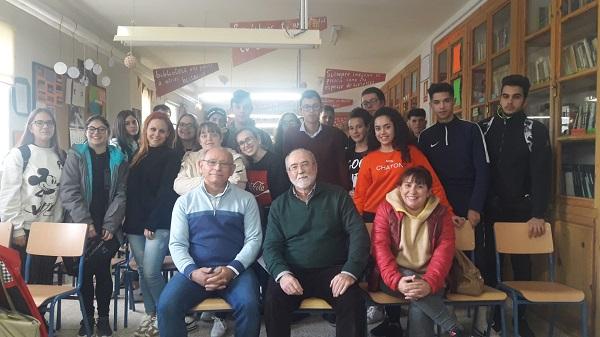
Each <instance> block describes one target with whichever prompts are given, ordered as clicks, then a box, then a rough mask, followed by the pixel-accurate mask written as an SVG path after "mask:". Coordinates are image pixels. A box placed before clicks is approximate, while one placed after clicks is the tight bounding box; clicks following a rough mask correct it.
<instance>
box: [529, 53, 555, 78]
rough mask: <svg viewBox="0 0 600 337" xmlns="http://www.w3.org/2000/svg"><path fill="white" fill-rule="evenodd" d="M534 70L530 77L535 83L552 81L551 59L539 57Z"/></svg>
mask: <svg viewBox="0 0 600 337" xmlns="http://www.w3.org/2000/svg"><path fill="white" fill-rule="evenodd" d="M533 70H534V71H532V72H531V73H530V74H529V75H530V77H531V78H532V79H533V83H543V82H546V81H548V80H549V79H550V57H548V56H541V57H538V58H537V59H536V61H535V63H534V67H533Z"/></svg>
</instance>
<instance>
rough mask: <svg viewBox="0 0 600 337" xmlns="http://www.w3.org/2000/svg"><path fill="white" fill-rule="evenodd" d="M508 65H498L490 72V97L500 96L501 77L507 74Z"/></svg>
mask: <svg viewBox="0 0 600 337" xmlns="http://www.w3.org/2000/svg"><path fill="white" fill-rule="evenodd" d="M509 70H510V69H509V65H508V64H505V65H503V66H500V67H498V68H496V69H494V71H493V72H492V99H495V98H498V97H500V93H501V91H502V79H503V78H504V77H505V76H508V73H509Z"/></svg>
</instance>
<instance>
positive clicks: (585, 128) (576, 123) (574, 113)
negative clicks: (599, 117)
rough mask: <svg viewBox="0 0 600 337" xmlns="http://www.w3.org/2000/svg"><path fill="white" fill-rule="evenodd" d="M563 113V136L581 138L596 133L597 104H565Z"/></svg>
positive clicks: (587, 102)
mask: <svg viewBox="0 0 600 337" xmlns="http://www.w3.org/2000/svg"><path fill="white" fill-rule="evenodd" d="M561 112H562V114H561V117H562V118H561V133H562V134H563V135H572V136H581V135H584V134H586V133H592V134H593V133H595V132H596V102H589V101H586V102H585V103H583V104H582V105H578V104H573V103H570V104H564V105H563V106H562V109H561Z"/></svg>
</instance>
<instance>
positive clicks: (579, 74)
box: [558, 67, 598, 82]
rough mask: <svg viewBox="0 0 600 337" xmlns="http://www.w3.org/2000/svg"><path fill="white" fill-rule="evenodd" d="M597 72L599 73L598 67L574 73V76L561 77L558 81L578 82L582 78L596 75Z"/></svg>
mask: <svg viewBox="0 0 600 337" xmlns="http://www.w3.org/2000/svg"><path fill="white" fill-rule="evenodd" d="M597 72H598V69H597V67H594V68H589V69H586V70H582V71H580V72H577V73H574V74H570V75H567V76H563V77H560V78H559V79H558V82H566V81H572V80H576V79H579V78H582V77H587V76H592V75H596V73H597Z"/></svg>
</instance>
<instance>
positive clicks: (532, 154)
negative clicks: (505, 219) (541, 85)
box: [481, 111, 552, 218]
mask: <svg viewBox="0 0 600 337" xmlns="http://www.w3.org/2000/svg"><path fill="white" fill-rule="evenodd" d="M526 118H527V116H526V115H525V112H523V111H521V112H516V113H514V114H513V115H512V116H501V115H498V114H496V115H495V116H494V118H493V121H492V122H491V125H489V123H490V119H486V120H484V121H482V122H481V126H482V130H484V132H485V140H486V144H487V149H488V153H489V155H490V172H491V184H490V189H489V193H488V195H489V197H488V202H492V203H499V204H498V205H499V206H502V207H503V208H508V209H510V208H514V207H522V206H523V205H530V208H531V217H536V218H545V215H546V210H547V207H548V201H549V198H550V186H551V183H552V181H551V179H552V176H551V175H552V151H551V149H550V138H549V136H548V129H547V128H546V127H545V126H544V124H542V123H540V122H538V121H536V120H530V121H531V122H532V126H531V137H532V138H531V140H530V142H529V143H531V144H532V146H531V150H530V149H529V145H528V142H527V141H526V140H525V137H526V136H527V135H526V132H525V120H526Z"/></svg>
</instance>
